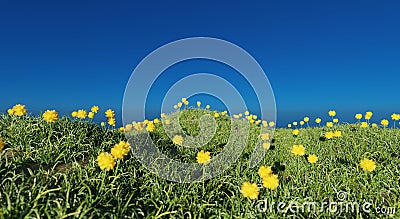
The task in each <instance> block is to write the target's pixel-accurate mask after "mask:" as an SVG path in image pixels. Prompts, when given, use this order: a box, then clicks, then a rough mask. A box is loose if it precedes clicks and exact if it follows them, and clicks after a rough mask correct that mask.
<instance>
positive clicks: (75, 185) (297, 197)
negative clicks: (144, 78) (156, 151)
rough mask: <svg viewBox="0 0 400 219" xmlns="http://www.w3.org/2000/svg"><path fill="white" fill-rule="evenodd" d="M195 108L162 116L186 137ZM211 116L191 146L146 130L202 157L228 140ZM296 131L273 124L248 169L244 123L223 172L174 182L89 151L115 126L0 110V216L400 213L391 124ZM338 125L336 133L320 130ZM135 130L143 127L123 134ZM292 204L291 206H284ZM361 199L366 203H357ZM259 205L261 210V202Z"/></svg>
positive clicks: (253, 138) (184, 156)
mask: <svg viewBox="0 0 400 219" xmlns="http://www.w3.org/2000/svg"><path fill="white" fill-rule="evenodd" d="M205 114H210V115H212V116H214V114H215V112H213V111H209V110H203V109H185V110H181V111H177V112H176V113H175V114H174V115H167V118H169V117H171V118H172V117H173V116H180V120H179V121H180V124H181V126H182V128H183V130H184V131H185V133H186V134H188V135H191V136H196V135H198V134H199V132H200V125H199V121H198V119H199V118H200V117H201V116H202V115H205ZM215 119H216V122H217V125H218V126H217V129H216V130H215V131H216V135H215V136H214V137H213V138H212V140H211V141H210V142H209V143H207V144H206V145H204V146H203V147H201V148H199V149H188V148H185V147H182V146H179V145H175V144H174V143H173V141H172V140H171V139H170V138H169V137H168V136H167V134H166V133H165V131H164V129H163V125H162V123H161V122H159V123H156V124H155V129H154V130H152V131H151V132H150V135H151V136H152V138H153V141H154V142H156V145H157V146H158V147H159V148H160V150H161V151H163V152H164V153H165V154H167V155H168V156H171V157H173V158H174V159H178V160H182V161H185V162H196V155H197V153H198V152H199V151H200V150H205V151H209V152H210V154H211V158H212V157H214V156H215V155H216V154H218V153H219V152H220V151H221V150H222V148H223V147H224V145H225V144H226V143H227V141H228V138H229V134H230V124H231V120H230V117H228V116H227V115H221V113H219V117H218V118H215ZM163 120H164V122H165V120H166V118H163ZM303 127H307V125H304V126H303ZM298 130H299V133H298V135H297V136H295V135H293V129H289V128H287V129H282V128H280V129H276V130H275V132H274V135H273V138H272V139H269V141H270V143H271V146H270V148H269V149H266V150H267V151H266V155H265V157H264V159H263V160H262V161H261V163H260V164H259V165H257V167H253V168H251V167H249V165H248V163H249V157H250V156H251V154H252V152H253V150H254V146H255V145H256V143H257V142H258V141H259V139H260V126H259V125H256V124H254V123H252V124H251V129H250V134H249V139H248V142H247V145H246V146H245V149H244V151H243V153H242V155H241V156H240V158H239V159H238V160H237V162H236V163H235V164H234V165H232V166H231V167H230V168H229V169H228V170H227V171H226V172H224V173H223V174H222V175H220V176H217V177H215V178H212V179H209V180H206V181H204V182H198V183H174V182H169V181H167V180H165V179H162V178H160V177H158V176H157V175H156V174H154V173H151V172H150V171H148V170H147V169H146V168H144V167H143V166H142V165H141V164H140V163H139V162H138V161H137V160H136V159H135V157H134V156H133V155H132V154H131V153H129V154H128V155H127V156H125V157H124V158H123V159H118V160H117V161H116V164H115V166H114V167H113V168H112V170H109V171H107V170H101V169H100V168H99V165H98V163H97V157H98V155H99V154H100V153H102V152H110V149H111V148H112V147H113V146H114V145H115V144H117V143H119V142H120V141H124V140H125V135H124V133H123V132H121V130H119V129H115V128H113V127H110V126H108V125H105V126H100V125H99V124H95V123H93V122H91V121H90V120H88V119H77V118H73V119H71V118H69V117H60V118H59V119H58V120H57V121H55V122H46V121H45V120H44V119H43V118H42V117H33V116H29V115H24V116H15V115H14V116H10V115H2V116H1V118H0V139H2V140H3V142H4V145H5V146H4V148H3V149H2V150H1V151H0V157H1V162H0V203H1V204H0V215H1V216H0V217H4V218H171V217H172V218H254V217H259V218H285V217H288V218H387V217H392V218H400V210H399V209H398V208H400V185H399V184H400V167H399V166H400V165H399V164H400V150H399V149H400V147H399V142H400V130H399V129H396V128H382V127H371V126H368V127H367V128H362V127H361V125H360V123H355V124H333V127H326V126H324V127H322V126H321V127H307V128H300V127H299V129H298ZM338 130H340V131H341V136H340V137H333V138H332V139H327V138H326V137H325V136H326V133H327V132H329V131H338ZM136 132H138V133H140V132H143V131H134V133H133V135H134V134H135V133H136ZM293 145H303V146H304V147H305V155H300V156H298V155H295V154H293V153H292V147H293ZM309 154H315V155H317V156H318V161H317V162H316V163H310V162H309V161H308V160H307V156H308V155H309ZM364 158H368V159H370V160H373V161H374V162H375V163H376V169H374V170H373V171H371V172H370V171H366V170H364V169H362V168H361V167H360V161H361V160H362V159H364ZM261 165H265V166H271V167H272V170H273V173H274V174H276V175H277V176H278V179H279V186H278V187H277V188H276V189H268V188H265V187H263V183H262V179H261V178H260V176H259V174H258V168H259V167H260V166H261ZM244 182H251V183H256V184H257V186H258V187H259V194H257V198H256V199H250V198H247V197H244V196H243V195H242V193H241V186H242V184H243V183H244ZM340 201H342V202H345V203H348V202H351V203H354V202H357V203H358V204H359V206H360V207H359V209H358V212H356V211H353V212H352V211H351V210H347V211H346V210H340V209H339V208H340V206H339V204H336V205H335V206H336V207H337V208H338V209H336V211H335V208H334V207H335V206H334V205H333V203H335V202H340ZM280 202H282V203H284V204H280V205H278V203H280ZM294 202H296V203H297V206H298V208H295V207H293V206H294V205H290V203H294ZM308 202H314V203H316V205H317V209H316V211H313V210H312V209H311V210H310V211H307V210H302V209H301V208H300V207H301V206H302V205H303V204H304V203H308ZM366 202H367V203H370V204H371V205H370V206H369V208H368V209H366V211H365V210H363V209H362V207H365V206H364V203H366ZM266 203H267V206H268V209H263V208H264V207H265V204H266ZM323 203H326V204H323ZM329 206H330V210H329ZM260 207H261V209H260ZM260 210H261V211H260ZM264 210H265V212H263V211H264ZM368 210H369V212H368ZM292 211H297V212H292Z"/></svg>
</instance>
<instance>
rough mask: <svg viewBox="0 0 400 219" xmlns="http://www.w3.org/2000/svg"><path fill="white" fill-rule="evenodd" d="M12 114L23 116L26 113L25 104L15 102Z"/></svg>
mask: <svg viewBox="0 0 400 219" xmlns="http://www.w3.org/2000/svg"><path fill="white" fill-rule="evenodd" d="M11 110H12V115H15V116H23V115H25V114H26V107H25V105H21V104H17V105H15V106H13V107H12V109H11Z"/></svg>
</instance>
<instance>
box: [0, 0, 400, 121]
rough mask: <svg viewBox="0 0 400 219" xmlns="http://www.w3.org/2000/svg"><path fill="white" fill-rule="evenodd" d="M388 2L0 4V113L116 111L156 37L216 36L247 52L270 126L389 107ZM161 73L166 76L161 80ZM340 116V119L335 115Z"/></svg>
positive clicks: (397, 105) (398, 58) (394, 79)
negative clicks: (268, 106) (264, 90)
mask: <svg viewBox="0 0 400 219" xmlns="http://www.w3.org/2000/svg"><path fill="white" fill-rule="evenodd" d="M399 11H400V2H399V1H372V0H365V1H339V0H337V1H321V0H316V1H307V0H302V1H295V0H293V1H286V0H282V1H251V2H245V1H141V2H137V3H136V2H135V1H119V2H117V3H111V2H110V1H10V0H6V1H1V2H0V73H1V86H0V93H1V98H0V103H1V104H0V110H1V111H3V112H4V111H6V110H7V108H9V107H11V106H12V105H14V104H15V103H23V104H25V105H26V106H27V108H28V110H29V111H31V112H34V113H38V112H39V111H40V110H45V109H50V108H51V109H52V108H55V109H57V110H58V111H60V112H62V113H70V112H71V111H72V110H75V109H78V108H89V107H90V106H91V105H93V104H97V105H99V106H100V107H101V108H103V109H105V108H108V107H112V108H114V109H115V110H116V112H117V114H120V110H121V105H122V98H123V92H124V89H125V85H126V83H127V81H128V79H129V77H130V75H131V73H132V70H133V69H134V68H135V66H136V65H137V64H138V63H139V62H140V61H141V59H142V58H144V57H145V56H146V55H148V54H149V53H150V52H151V51H153V50H155V49H156V48H158V47H159V46H162V45H164V44H166V43H169V42H172V41H175V40H178V39H182V38H186V37H193V36H209V37H216V38H221V39H224V40H227V41H230V42H232V43H235V44H237V45H239V46H240V47H242V48H244V49H245V50H247V51H248V52H249V53H250V54H251V55H252V56H253V57H254V58H255V59H256V60H257V61H258V62H259V63H260V65H261V66H262V67H263V69H264V71H265V72H266V74H267V76H268V78H269V80H270V82H271V85H272V88H273V90H274V93H275V98H276V103H277V110H278V123H279V124H280V125H285V124H286V122H288V121H291V120H298V119H301V118H302V117H303V116H304V115H308V116H310V117H313V118H314V117H315V116H322V115H325V114H326V112H327V111H328V110H329V109H336V110H337V111H338V113H339V117H342V118H347V120H352V118H353V115H354V113H356V112H359V111H360V112H365V111H366V110H372V111H374V112H376V113H377V115H378V116H380V117H383V116H385V117H390V114H391V113H393V112H398V111H400V101H399V89H398V87H397V86H398V85H399V82H400V40H399V39H400V13H399ZM167 79H168V78H167ZM341 115H342V116H341Z"/></svg>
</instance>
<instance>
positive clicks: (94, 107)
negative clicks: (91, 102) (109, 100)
mask: <svg viewBox="0 0 400 219" xmlns="http://www.w3.org/2000/svg"><path fill="white" fill-rule="evenodd" d="M99 109H100V108H99V106H92V109H90V110H91V111H92V112H93V113H97V112H99Z"/></svg>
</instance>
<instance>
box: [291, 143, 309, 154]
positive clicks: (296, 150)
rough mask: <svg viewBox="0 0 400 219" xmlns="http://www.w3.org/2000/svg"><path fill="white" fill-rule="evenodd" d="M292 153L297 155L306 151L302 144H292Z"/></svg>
mask: <svg viewBox="0 0 400 219" xmlns="http://www.w3.org/2000/svg"><path fill="white" fill-rule="evenodd" d="M292 153H293V154H294V155H299V156H303V155H304V154H305V153H306V149H305V148H304V146H303V145H301V144H300V145H293V147H292Z"/></svg>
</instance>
